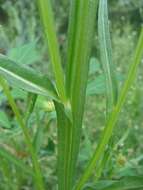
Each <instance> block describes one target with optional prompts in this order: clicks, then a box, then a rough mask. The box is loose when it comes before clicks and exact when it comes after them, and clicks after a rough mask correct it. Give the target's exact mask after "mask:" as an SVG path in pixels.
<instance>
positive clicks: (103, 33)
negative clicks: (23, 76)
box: [98, 0, 118, 114]
mask: <svg viewBox="0 0 143 190" xmlns="http://www.w3.org/2000/svg"><path fill="white" fill-rule="evenodd" d="M98 36H99V44H100V58H101V63H102V67H103V70H104V74H105V81H106V95H107V108H106V109H107V114H109V113H110V112H111V111H112V109H113V107H114V105H115V104H116V103H117V96H118V87H117V81H116V76H115V72H114V65H113V63H112V48H111V40H110V32H109V20H108V7H107V0H100V1H99V13H98Z"/></svg>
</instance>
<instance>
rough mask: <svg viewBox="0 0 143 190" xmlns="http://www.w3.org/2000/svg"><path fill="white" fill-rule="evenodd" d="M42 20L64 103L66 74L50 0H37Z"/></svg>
mask: <svg viewBox="0 0 143 190" xmlns="http://www.w3.org/2000/svg"><path fill="white" fill-rule="evenodd" d="M37 1H38V6H39V12H40V16H41V20H42V22H43V29H44V32H45V36H46V39H47V43H48V48H49V53H50V57H51V62H52V66H53V71H54V76H55V80H56V87H57V90H58V93H59V96H60V98H61V100H63V102H65V100H66V93H65V86H64V72H63V69H62V65H61V56H60V51H59V46H58V41H57V37H56V29H55V23H54V15H53V11H52V6H51V2H50V0H37Z"/></svg>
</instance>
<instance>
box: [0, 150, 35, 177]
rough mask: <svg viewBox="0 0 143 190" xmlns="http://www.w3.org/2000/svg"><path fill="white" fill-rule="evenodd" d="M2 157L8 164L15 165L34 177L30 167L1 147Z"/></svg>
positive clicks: (0, 153)
mask: <svg viewBox="0 0 143 190" xmlns="http://www.w3.org/2000/svg"><path fill="white" fill-rule="evenodd" d="M0 157H3V158H4V159H6V160H7V161H8V162H10V163H13V164H14V165H15V166H16V167H18V168H19V169H21V170H22V171H23V172H24V173H26V174H28V175H30V176H34V172H33V170H32V168H30V167H28V166H27V165H26V164H25V163H24V162H23V161H21V160H19V159H17V157H16V156H14V155H13V154H11V153H10V152H8V151H7V150H5V149H4V148H2V147H0Z"/></svg>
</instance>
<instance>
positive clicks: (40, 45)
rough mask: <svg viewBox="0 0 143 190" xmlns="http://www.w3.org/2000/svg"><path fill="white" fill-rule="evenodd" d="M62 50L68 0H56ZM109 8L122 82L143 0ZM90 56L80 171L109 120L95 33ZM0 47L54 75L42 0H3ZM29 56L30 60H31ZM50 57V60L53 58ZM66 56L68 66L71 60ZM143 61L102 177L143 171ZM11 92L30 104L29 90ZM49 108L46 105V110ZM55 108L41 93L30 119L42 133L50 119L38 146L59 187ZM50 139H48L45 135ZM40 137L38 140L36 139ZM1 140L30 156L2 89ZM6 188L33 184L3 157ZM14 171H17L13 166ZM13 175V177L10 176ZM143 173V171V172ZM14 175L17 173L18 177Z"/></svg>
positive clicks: (0, 173)
mask: <svg viewBox="0 0 143 190" xmlns="http://www.w3.org/2000/svg"><path fill="white" fill-rule="evenodd" d="M52 2H53V5H54V6H53V7H54V9H55V10H54V11H55V17H56V27H57V32H58V40H59V42H60V50H61V52H63V57H64V53H65V51H66V34H67V26H68V22H67V21H68V19H67V18H68V12H69V11H68V7H69V2H67V1H66V0H59V1H57V0H53V1H52ZM109 5H110V7H109V10H110V12H109V14H110V25H111V35H112V46H113V58H114V64H115V69H116V75H117V79H118V80H119V82H120V86H121V85H122V82H123V81H124V77H125V75H126V73H127V69H128V66H129V64H130V58H131V55H132V54H133V50H134V48H135V44H136V41H137V38H138V35H139V29H140V25H141V24H142V21H143V0H136V1H134V0H116V1H115V0H110V1H109ZM94 42H95V43H94V48H93V51H92V57H91V60H90V73H89V82H88V87H87V94H88V95H89V97H88V98H87V102H86V109H85V110H86V111H85V119H84V124H83V129H84V130H83V134H82V141H81V152H80V156H79V164H78V167H79V171H80V172H81V171H82V170H83V168H84V165H85V163H86V162H87V160H88V159H89V157H90V155H91V153H92V150H93V149H95V147H96V141H97V140H98V137H99V135H100V132H101V131H102V130H103V126H104V120H105V83H104V75H103V73H102V68H101V65H100V60H99V48H98V38H97V37H96V35H95V38H94ZM0 53H3V54H7V55H9V57H11V58H12V59H13V60H17V61H18V62H19V64H22V63H24V64H28V65H30V66H31V67H34V68H35V69H36V70H37V71H39V72H42V73H44V74H47V73H48V75H50V76H51V77H53V76H52V71H51V67H50V64H49V55H48V53H47V50H46V45H45V42H44V40H43V34H42V30H41V25H40V18H39V15H38V10H37V6H36V1H35V0H33V1H31V2H30V3H29V1H28V0H25V1H23V0H19V1H16V0H1V1H0ZM27 60H28V62H27ZM47 63H48V64H47ZM65 64H66V63H65V62H63V66H65ZM142 69H143V65H141V66H140V69H139V72H138V78H137V80H136V82H135V85H134V86H133V87H132V89H131V91H130V93H129V94H128V99H127V102H126V105H125V107H124V110H123V111H122V113H121V115H122V116H121V117H120V121H119V123H118V129H117V130H116V131H115V144H116V145H115V149H114V151H113V152H112V159H111V160H110V162H109V163H108V166H106V169H105V171H104V173H103V174H102V178H103V179H106V177H107V175H108V177H110V178H111V179H112V178H118V177H119V176H124V175H126V174H128V175H130V176H132V175H133V174H134V173H142V167H143V154H142V152H143V145H142V143H141V142H142V141H143V135H142V134H143V124H142V123H143V96H142V94H143V76H142ZM11 92H12V94H13V96H14V98H15V100H16V103H17V104H18V106H19V108H20V111H21V112H24V110H25V106H26V93H25V92H24V91H22V90H18V89H16V88H13V89H11ZM41 108H44V111H41V110H43V109H41ZM55 117H56V116H55V110H54V106H53V104H52V103H51V102H50V101H48V102H47V101H46V100H45V99H44V98H42V97H39V98H38V101H37V103H36V107H35V111H34V113H33V115H32V117H31V119H30V123H29V126H31V134H36V131H37V126H38V124H39V123H40V124H41V126H43V124H45V125H46V128H42V130H41V131H40V133H41V139H39V140H38V145H37V146H39V147H38V152H39V155H40V161H41V163H42V169H43V171H44V174H45V178H46V179H48V180H47V184H48V187H49V189H52V188H53V189H55V188H56V181H57V179H56V177H55V173H56V167H55V165H56V153H57V150H56V144H57V137H56V127H55V125H56V123H55ZM35 123H37V124H35ZM43 139H44V140H43ZM36 142H37V141H36ZM0 146H1V147H4V148H6V149H7V150H10V151H11V153H12V154H14V155H15V156H16V157H17V158H20V159H23V160H24V161H27V162H29V157H28V155H27V150H26V148H25V147H24V145H23V140H22V138H21V131H20V129H19V127H18V124H17V122H16V121H15V118H14V115H13V113H12V111H11V109H10V106H9V104H8V103H7V100H6V98H5V97H4V95H3V93H2V91H1V90H0ZM0 160H1V162H0V168H1V169H0V189H15V190H16V189H17V190H19V189H20V188H21V189H32V182H31V179H30V178H29V179H28V181H27V176H25V175H24V174H23V173H21V172H19V169H17V168H16V167H14V166H13V165H11V164H9V163H8V162H7V161H6V160H4V159H2V158H1V157H0ZM9 171H11V172H9ZM9 175H10V176H11V181H8V180H9V179H10V178H9V177H8V176H9ZM142 175H143V174H142ZM12 176H15V177H14V178H13V177H12Z"/></svg>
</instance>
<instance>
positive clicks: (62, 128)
mask: <svg viewBox="0 0 143 190" xmlns="http://www.w3.org/2000/svg"><path fill="white" fill-rule="evenodd" d="M96 7H97V1H95V0H79V1H77V0H73V1H71V11H70V12H71V14H70V21H69V35H68V63H67V72H66V84H67V86H66V87H67V89H66V90H67V95H68V98H69V99H70V103H71V109H72V121H71V122H70V121H69V119H68V118H66V117H65V116H64V108H62V107H61V105H56V111H57V116H58V137H59V138H58V139H59V142H58V149H59V152H58V160H59V161H58V170H59V172H58V173H59V174H58V176H59V177H58V178H59V180H58V182H59V184H58V185H59V190H71V189H72V188H73V184H74V182H75V177H76V164H77V158H78V152H79V145H80V137H81V129H82V119H83V112H84V104H85V95H86V85H87V79H88V67H89V56H90V51H91V46H92V39H93V34H94V23H95V17H96V11H95V10H96ZM72 16H73V17H72ZM75 23H76V24H75ZM68 88H69V89H70V90H69V91H68Z"/></svg>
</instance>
